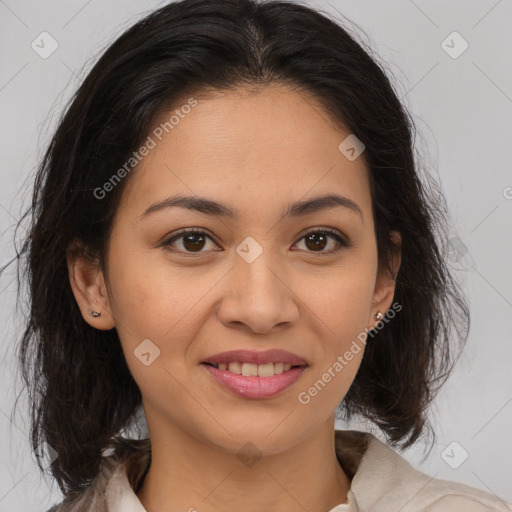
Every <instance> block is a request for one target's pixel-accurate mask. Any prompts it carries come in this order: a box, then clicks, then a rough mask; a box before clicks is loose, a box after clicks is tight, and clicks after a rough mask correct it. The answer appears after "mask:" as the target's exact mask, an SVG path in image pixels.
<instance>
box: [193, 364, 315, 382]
mask: <svg viewBox="0 0 512 512" xmlns="http://www.w3.org/2000/svg"><path fill="white" fill-rule="evenodd" d="M202 364H204V365H207V366H211V367H213V368H216V369H218V370H223V371H227V372H229V373H233V374H235V375H242V376H244V377H263V378H266V377H273V376H274V375H280V374H281V373H284V372H289V371H290V370H293V369H294V368H300V367H306V366H308V365H307V363H301V364H291V363H281V362H277V363H264V364H255V363H246V362H242V361H232V362H230V363H209V362H203V363H202Z"/></svg>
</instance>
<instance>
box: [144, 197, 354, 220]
mask: <svg viewBox="0 0 512 512" xmlns="http://www.w3.org/2000/svg"><path fill="white" fill-rule="evenodd" d="M340 206H341V207H343V208H346V209H347V210H348V211H351V212H354V213H356V214H358V215H359V216H360V217H361V220H362V219H363V212H362V211H361V208H359V206H358V205H357V204H356V203H355V202H354V201H352V199H349V198H348V197H344V196H340V195H337V194H329V195H326V196H321V197H315V198H313V199H307V200H304V201H297V202H295V203H293V204H291V205H289V206H288V208H287V209H286V210H285V211H284V212H283V213H282V217H281V218H286V217H288V218H289V217H301V216H304V215H310V214H312V213H316V212H319V211H322V210H326V209H329V208H334V207H340ZM175 207H180V208H186V209H188V210H193V211H197V212H199V213H203V214H206V215H213V216H216V217H224V218H226V219H230V220H237V219H239V218H240V213H239V211H238V210H236V209H234V208H230V207H229V206H227V205H225V204H222V203H218V202H217V201H213V200H212V199H207V198H205V197H199V196H182V195H177V196H172V197H168V198H167V199H164V200H163V201H158V202H156V203H154V204H152V205H151V206H149V207H148V208H147V209H146V210H145V211H144V213H143V214H142V215H141V216H140V220H142V219H143V218H145V217H147V216H148V215H150V214H151V213H154V212H158V211H161V210H164V209H168V208H175Z"/></svg>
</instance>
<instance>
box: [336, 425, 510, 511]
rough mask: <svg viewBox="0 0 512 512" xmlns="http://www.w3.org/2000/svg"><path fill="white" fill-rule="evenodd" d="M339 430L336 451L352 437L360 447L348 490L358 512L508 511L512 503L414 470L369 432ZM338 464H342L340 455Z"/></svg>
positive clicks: (340, 449)
mask: <svg viewBox="0 0 512 512" xmlns="http://www.w3.org/2000/svg"><path fill="white" fill-rule="evenodd" d="M342 432H343V431H336V450H337V453H338V452H339V451H341V452H344V451H345V449H344V448H343V447H342V445H343V444H344V441H346V442H347V445H348V444H350V443H352V446H354V439H357V443H356V446H359V447H360V448H359V452H361V450H363V453H361V455H360V458H359V461H357V456H355V459H356V464H357V470H356V472H355V474H354V476H353V479H352V486H351V491H350V492H351V493H352V498H353V499H354V501H355V502H356V503H357V506H358V508H359V511H360V512H370V511H373V510H379V512H396V510H400V511H401V512H449V511H457V512H459V511H461V510H464V512H487V511H497V512H512V505H510V504H508V503H506V502H505V501H504V500H501V499H500V498H499V497H497V496H495V495H493V494H489V493H487V492H484V491H481V490H479V489H476V488H474V487H470V486H468V485H465V484H461V483H457V482H452V481H449V480H441V479H436V478H434V477H431V476H429V475H427V474H425V473H422V472H421V471H418V470H417V469H415V468H414V467H413V466H412V465H411V464H410V463H409V462H408V461H406V460H405V459H404V458H403V457H402V456H401V455H399V454H398V453H397V452H395V451H394V450H393V449H392V448H391V447H389V446H388V445H386V444H384V443H383V442H381V441H380V440H379V439H377V438H376V437H375V436H373V435H372V434H369V433H362V432H357V436H356V437H354V435H355V434H354V431H347V432H348V434H347V435H345V434H344V433H342ZM356 451H357V450H356ZM349 453H350V451H349ZM345 455H346V454H344V456H345ZM340 463H341V464H342V466H343V458H341V459H340ZM343 467H344V466H343Z"/></svg>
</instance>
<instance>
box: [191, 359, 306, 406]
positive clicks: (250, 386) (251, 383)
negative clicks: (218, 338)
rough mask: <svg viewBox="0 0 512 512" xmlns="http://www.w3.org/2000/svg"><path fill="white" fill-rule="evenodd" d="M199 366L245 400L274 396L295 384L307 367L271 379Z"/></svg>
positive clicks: (207, 365) (293, 369)
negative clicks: (245, 398)
mask: <svg viewBox="0 0 512 512" xmlns="http://www.w3.org/2000/svg"><path fill="white" fill-rule="evenodd" d="M201 366H203V367H204V368H205V369H206V370H207V371H208V372H209V373H210V375H211V376H212V377H213V378H214V379H215V380H216V381H217V382H219V383H220V384H222V385H223V386H224V387H226V388H227V389H229V390H230V391H232V392H233V393H235V394H236V395H238V396H244V397H247V398H269V397H271V396H275V395H277V394H279V393H281V392H282V391H284V390H285V389H287V388H289V387H290V386H291V385H292V384H293V383H294V382H296V381H297V380H298V378H299V377H300V376H301V375H302V372H304V370H305V369H306V368H307V366H298V367H297V368H292V369H290V370H288V371H287V372H283V373H280V374H278V375H274V376H273V377H244V376H243V375H237V374H236V373H231V372H228V371H227V370H219V369H218V368H215V367H214V366H211V365H209V364H205V363H202V365H201Z"/></svg>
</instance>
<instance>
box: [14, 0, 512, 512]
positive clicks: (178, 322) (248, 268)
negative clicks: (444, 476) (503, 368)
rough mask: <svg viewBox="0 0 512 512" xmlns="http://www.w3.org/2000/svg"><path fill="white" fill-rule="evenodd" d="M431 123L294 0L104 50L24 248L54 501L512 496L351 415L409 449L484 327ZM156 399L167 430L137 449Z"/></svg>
mask: <svg viewBox="0 0 512 512" xmlns="http://www.w3.org/2000/svg"><path fill="white" fill-rule="evenodd" d="M413 126H414V125H413V122H412V120H411V119H410V117H409V116H408V114H407V112H406V110H405V109H404V107H403V106H402V105H401V103H400V101H399V100H398V98H397V96H396V94H395V92H394V90H393V88H392V86H391V84H390V82H389V79H388V78H387V77H386V75H385V73H384V72H383V71H382V69H381V68H380V67H379V66H378V65H377V64H376V62H375V61H374V60H373V59H372V58H371V57H370V56H369V55H368V53H366V52H365V51H364V50H363V49H362V47H361V46H360V45H359V44H358V43H357V42H356V41H355V40H354V39H353V38H352V37H351V36H350V35H349V34H348V33H347V32H346V31H345V30H344V29H343V28H342V27H340V26H338V25H337V24H335V23H334V22H333V21H330V20H329V19H328V18H326V17H325V16H323V15H321V14H320V13H317V12H315V11H313V10H312V9H310V8H308V7H306V6H303V5H300V4H294V3H290V2H275V1H269V2H264V3H260V2H256V1H253V0H221V1H216V2H211V1H208V0H184V1H182V2H177V3H171V4H169V5H167V6H164V7H162V8H161V9H159V10H157V11H155V12H154V13H152V14H150V15H149V16H147V17H146V18H144V19H143V20H141V21H140V22H138V23H137V24H136V25H134V26H133V27H132V28H130V29H129V30H127V31H126V32H125V33H124V34H123V35H122V36H121V37H120V38H119V39H117V40H116V41H115V42H114V43H113V44H112V45H111V46H110V48H109V49H108V50H107V51H106V52H105V54H104V55H103V56H102V57H101V59H100V60H99V61H98V63H97V64H96V65H95V66H94V68H93V69H92V71H91V72H90V73H89V75H88V76H87V78H86V79H85V81H84V83H83V84H82V86H81V87H80V89H79V90H78V92H77V93H76V95H75V97H74V98H73V100H72V102H71V104H70V106H69V108H68V109H67V111H66V113H65V115H64V116H63V118H62V120H61V122H60V125H59V127H58V129H57V131H56V133H55V135H54V137H53V140H52V142H51V144H50V147H49V148H48V151H47V153H46V155H45V157H44V159H43V161H42V163H41V166H40V169H39V172H38V175H37V179H36V183H35V191H34V200H33V209H32V211H31V212H29V213H32V214H33V225H32V228H31V231H30V233H29V234H28V236H27V238H26V240H25V243H24V246H23V248H22V251H21V256H26V273H27V277H28V278H29V282H30V297H31V304H32V308H31V316H30V319H29V323H28V325H27V327H26V331H25V333H24V337H23V340H22V344H21V352H20V357H21V362H22V365H23V368H24V378H25V380H26V384H27V387H28V389H29V390H30V392H31V399H32V404H33V410H32V444H33V448H34V449H35V450H36V453H41V452H42V451H44V453H50V452H51V453H54V454H55V455H54V457H52V459H53V460H52V462H51V466H50V469H51V472H52V475H53V477H54V478H55V480H56V481H57V483H58V485H59V487H60V489H61V490H62V492H63V494H64V499H63V501H62V502H61V503H59V504H57V505H55V506H54V507H52V509H51V510H52V511H58V512H62V511H66V512H67V511H85V510H87V511H91V512H92V511H107V510H108V511H110V512H121V511H122V512H127V511H128V512H130V511H137V512H143V511H147V512H158V511H161V510H166V511H177V510H188V511H194V510H198V511H201V512H202V511H213V510H240V509H243V510H250V511H263V510H265V511H267V510H275V511H285V510H286V511H290V510H310V511H317V512H323V511H331V512H335V511H336V512H341V511H350V512H356V511H359V512H363V511H370V510H372V511H379V512H382V511H395V512H396V511H397V510H401V511H404V512H405V511H427V510H428V511H441V510H442V511H447V510H458V511H460V510H474V511H477V510H478V511H479V510H482V511H484V510H501V511H505V510H512V507H511V506H510V505H507V504H506V503H505V502H504V501H502V500H500V499H498V498H496V497H495V496H493V495H490V494H488V493H485V492H483V491H480V490H477V489H474V488H471V487H468V486H465V485H462V484H458V483H453V482H448V481H442V480H437V479H432V478H430V477H429V476H428V475H425V474H423V473H421V472H419V471H417V470H415V469H413V468H412V467H411V466H410V465H409V464H408V463H407V462H406V461H405V460H404V459H403V458H402V457H401V456H400V455H399V454H398V453H396V452H395V451H394V450H393V449H392V448H391V446H388V445H387V444H384V443H382V442H381V441H379V440H378V439H377V438H376V437H374V436H373V435H372V434H369V433H365V432H359V431H336V430H335V429H334V420H335V415H336V413H338V415H339V417H340V418H344V419H347V420H348V419H350V418H351V417H353V416H355V415H356V414H357V415H360V416H361V417H364V418H366V419H367V420H368V422H371V423H373V424H375V425H376V426H377V427H379V428H380V429H381V430H382V432H383V434H385V436H386V438H387V439H388V442H389V444H390V445H392V446H400V447H402V448H406V447H409V446H412V445H413V444H414V443H415V442H416V441H417V440H418V439H420V437H421V436H423V435H424V434H425V432H426V431H427V430H428V429H429V428H430V425H429V423H428V420H427V416H426V414H427V410H428V405H429V404H430V402H431V401H432V399H433V397H434V396H435V393H436V391H437V390H438V389H439V387H440V386H441V384H442V383H443V382H444V381H445V380H446V378H447V377H448V375H449V372H450V370H451V368H452V366H453V363H454V361H455V355H456V354H455V353H454V352H453V349H452V347H451V346H450V342H449V340H450V338H452V337H455V338H457V339H458V340H459V341H460V346H462V345H463V342H464V340H465V339H466V336H467V326H468V319H469V316H468V307H467V304H466V301H465V299H464V297H463V296H462V294H461V292H460V290H459V288H458V286H457V284H456V283H455V281H454V280H453V279H452V277H451V275H450V273H449V272H448V270H447V268H446V266H445V263H444V260H443V255H442V246H441V243H440V242H439V239H438V237H439V236H440V235H442V234H443V229H444V226H443V217H444V214H445V212H444V210H443V202H442V201H441V199H439V198H437V196H435V195H434V193H432V192H431V191H429V190H428V189H427V187H426V186H425V185H424V184H423V183H422V182H421V180H420V179H419V176H418V171H417V168H416V163H415V161H414V155H413V143H412V135H413ZM32 368H33V371H32V370H31V369H32ZM140 407H142V408H143V412H144V416H145V419H146V421H147V425H148V432H149V438H148V439H145V440H137V439H130V438H126V437H125V436H123V435H122V434H123V432H124V431H126V430H127V429H128V428H129V427H131V426H133V424H135V423H136V421H135V420H136V414H137V412H138V411H139V410H140ZM41 446H44V450H42V449H41ZM41 467H42V464H41Z"/></svg>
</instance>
